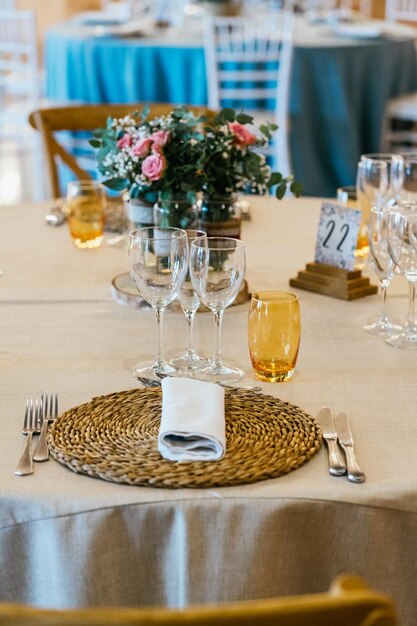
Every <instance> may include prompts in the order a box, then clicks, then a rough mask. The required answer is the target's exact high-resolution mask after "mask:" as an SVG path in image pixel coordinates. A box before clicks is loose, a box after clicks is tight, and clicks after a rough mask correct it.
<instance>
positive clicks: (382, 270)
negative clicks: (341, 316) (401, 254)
mask: <svg viewBox="0 0 417 626" xmlns="http://www.w3.org/2000/svg"><path fill="white" fill-rule="evenodd" d="M388 215H389V213H388V211H387V210H386V209H383V208H378V207H372V209H371V212H370V217H369V252H370V259H371V263H372V266H373V269H374V270H375V274H376V277H377V279H378V282H379V286H380V287H381V292H382V308H381V312H380V314H379V316H378V318H377V319H376V320H375V321H374V322H372V323H370V324H366V325H365V326H364V327H363V328H364V330H366V331H367V332H368V333H373V334H374V335H391V334H392V333H393V332H396V331H400V330H401V327H400V326H397V325H396V324H393V323H392V322H391V321H390V320H389V318H388V316H387V313H386V300H387V289H388V287H389V284H390V282H391V280H392V276H393V273H394V261H393V259H392V257H391V255H390V253H389V250H388V243H387V220H388Z"/></svg>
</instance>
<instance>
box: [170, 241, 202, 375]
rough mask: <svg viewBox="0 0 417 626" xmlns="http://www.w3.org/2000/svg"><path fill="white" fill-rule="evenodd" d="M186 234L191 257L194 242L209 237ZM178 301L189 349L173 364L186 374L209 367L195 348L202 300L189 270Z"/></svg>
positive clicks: (173, 361) (173, 360) (172, 362)
mask: <svg viewBox="0 0 417 626" xmlns="http://www.w3.org/2000/svg"><path fill="white" fill-rule="evenodd" d="M186 233H187V243H188V253H189V256H190V248H191V244H192V242H193V241H195V240H196V239H197V238H198V237H206V236H207V235H206V233H205V232H204V230H190V229H187V230H186ZM178 300H179V302H180V305H181V309H182V310H183V313H184V315H185V319H186V320H187V347H186V351H185V354H183V355H182V356H179V357H176V358H175V359H172V361H171V364H172V365H173V366H174V367H176V368H179V370H180V371H181V370H183V371H184V373H185V374H186V373H187V370H190V369H193V368H196V367H202V366H204V365H207V359H206V358H205V357H203V356H200V355H199V354H197V352H196V350H195V347H194V318H195V314H196V312H197V309H198V307H199V306H200V298H199V297H198V294H197V293H196V291H195V289H194V287H193V283H192V281H191V276H190V270H189V268H188V270H187V274H186V276H185V279H184V281H183V283H182V285H181V287H180V290H179V293H178Z"/></svg>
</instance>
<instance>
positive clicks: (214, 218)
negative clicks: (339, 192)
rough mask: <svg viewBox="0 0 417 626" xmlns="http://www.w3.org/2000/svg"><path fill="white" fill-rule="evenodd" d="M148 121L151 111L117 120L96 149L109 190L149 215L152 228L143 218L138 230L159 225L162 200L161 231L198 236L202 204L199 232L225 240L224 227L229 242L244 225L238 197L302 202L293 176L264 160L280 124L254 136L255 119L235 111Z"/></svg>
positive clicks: (179, 111)
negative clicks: (194, 231) (175, 229)
mask: <svg viewBox="0 0 417 626" xmlns="http://www.w3.org/2000/svg"><path fill="white" fill-rule="evenodd" d="M149 114H150V108H149V107H145V108H144V109H143V111H141V112H134V113H132V114H131V115H128V116H126V117H123V118H120V119H114V118H111V117H110V118H108V120H107V124H106V127H105V128H100V129H97V130H96V131H95V132H94V139H92V140H91V141H90V143H91V145H92V146H94V147H95V148H97V149H98V151H97V162H98V169H99V171H100V173H101V174H102V175H103V177H104V180H103V184H104V185H106V186H107V187H109V188H110V189H113V190H115V191H126V190H127V191H128V194H129V198H130V205H131V206H137V205H139V207H141V209H142V211H143V207H148V210H149V209H150V211H151V217H149V218H148V220H147V221H146V220H144V219H142V217H141V216H142V214H140V217H136V218H135V217H132V218H131V219H130V221H131V223H132V224H133V226H134V227H137V226H138V225H148V224H149V223H152V221H153V220H152V214H153V211H152V207H153V206H154V205H155V202H156V200H157V199H158V203H157V205H156V207H157V212H159V214H160V215H159V222H157V223H159V224H160V225H165V226H180V227H182V228H195V227H196V223H195V221H193V220H194V218H195V214H194V212H193V211H194V210H195V209H196V207H197V205H198V204H199V210H200V224H199V227H201V228H204V229H205V230H207V231H208V232H210V233H211V234H218V227H219V225H221V228H220V232H221V233H222V234H235V233H234V229H235V227H236V225H240V220H239V218H238V217H237V219H235V218H236V207H237V206H238V205H237V203H236V194H238V193H242V194H243V193H256V194H265V193H267V192H269V190H270V189H271V188H274V191H275V195H276V197H277V198H278V199H281V198H282V197H283V196H284V195H285V193H286V191H287V189H288V188H289V189H290V190H291V192H292V193H294V194H295V195H297V196H298V195H299V194H300V185H299V184H298V183H296V182H294V181H293V178H292V176H288V177H286V178H284V177H283V176H282V174H280V173H279V172H274V171H272V168H271V167H270V166H269V165H268V163H267V159H266V156H265V154H264V153H265V149H266V148H267V147H268V144H269V142H270V141H271V138H272V133H273V132H274V131H276V130H277V126H276V125H275V124H272V123H265V124H263V125H261V126H260V128H259V135H255V134H254V133H253V131H252V130H251V128H253V122H254V119H253V117H251V116H250V115H247V114H245V113H243V112H240V113H236V111H234V110H233V109H230V108H225V109H222V110H221V111H220V112H219V113H218V114H217V115H213V116H211V117H206V116H196V115H195V114H194V112H193V111H190V110H189V109H187V107H184V106H181V107H180V106H179V107H174V108H173V110H172V111H171V112H170V113H169V114H167V115H165V116H159V117H156V118H154V119H149ZM196 194H199V195H200V196H201V198H200V202H199V203H196V202H194V200H195V197H196ZM161 215H162V218H161ZM233 221H234V223H233V224H231V222H233ZM144 222H145V223H144ZM235 222H236V223H235ZM213 224H216V228H217V230H216V229H215V230H216V232H215V233H214V232H213ZM230 227H232V231H233V232H230ZM237 234H238V233H237Z"/></svg>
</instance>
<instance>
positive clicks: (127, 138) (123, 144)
mask: <svg viewBox="0 0 417 626" xmlns="http://www.w3.org/2000/svg"><path fill="white" fill-rule="evenodd" d="M131 145H132V137H131V135H128V134H127V133H125V134H124V135H123V137H120V139H119V141H118V142H117V147H118V148H130V146H131Z"/></svg>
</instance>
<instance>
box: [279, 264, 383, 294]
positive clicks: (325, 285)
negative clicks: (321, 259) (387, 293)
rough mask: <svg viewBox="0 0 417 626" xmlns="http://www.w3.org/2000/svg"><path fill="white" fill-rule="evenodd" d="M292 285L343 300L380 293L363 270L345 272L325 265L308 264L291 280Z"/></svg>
mask: <svg viewBox="0 0 417 626" xmlns="http://www.w3.org/2000/svg"><path fill="white" fill-rule="evenodd" d="M290 285H291V286H292V287H297V288H298V289H305V290H307V291H314V292H315V293H321V294H323V295H325V296H330V297H332V298H340V299H341V300H356V299H357V298H363V297H364V296H369V295H371V294H374V293H377V291H378V287H377V286H376V285H371V283H370V282H369V278H364V277H363V276H362V272H361V270H344V269H341V268H340V267H334V266H333V265H325V264H324V263H307V265H306V268H305V270H303V271H301V272H298V276H297V277H296V278H291V279H290Z"/></svg>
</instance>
